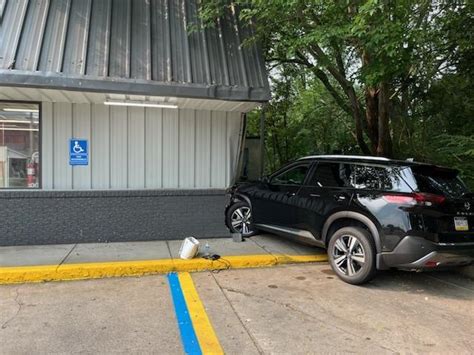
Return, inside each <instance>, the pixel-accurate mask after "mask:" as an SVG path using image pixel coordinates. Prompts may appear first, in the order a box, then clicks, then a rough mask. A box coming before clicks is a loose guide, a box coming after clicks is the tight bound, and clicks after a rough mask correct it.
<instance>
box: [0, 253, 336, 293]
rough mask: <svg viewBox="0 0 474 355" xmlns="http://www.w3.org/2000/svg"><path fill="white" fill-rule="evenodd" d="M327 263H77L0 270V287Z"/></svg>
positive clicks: (294, 258)
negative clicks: (32, 283)
mask: <svg viewBox="0 0 474 355" xmlns="http://www.w3.org/2000/svg"><path fill="white" fill-rule="evenodd" d="M324 261H327V256H326V255H324V254H319V255H244V256H226V257H222V258H221V259H219V260H215V261H211V260H207V259H203V258H196V259H191V260H182V259H162V260H139V261H118V262H105V263H81V264H62V265H43V266H19V267H0V284H3V285H5V284H19V283H31V282H45V281H66V280H85V279H99V278H105V277H125V276H143V275H152V274H164V273H169V272H195V271H209V270H226V269H242V268H256V267H268V266H275V265H283V264H294V263H311V262H324Z"/></svg>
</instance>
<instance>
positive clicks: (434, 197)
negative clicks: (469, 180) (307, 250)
mask: <svg viewBox="0 0 474 355" xmlns="http://www.w3.org/2000/svg"><path fill="white" fill-rule="evenodd" d="M225 214H226V224H227V226H228V228H229V229H230V230H231V232H239V233H242V234H243V236H250V235H252V234H254V233H256V232H257V231H259V230H261V231H267V232H271V233H274V234H278V235H284V236H292V237H297V238H303V239H306V240H308V241H310V242H312V243H313V244H317V245H319V246H321V247H324V248H326V249H327V250H328V256H329V261H330V263H331V266H332V268H333V270H334V271H335V272H336V273H337V275H338V276H339V277H340V278H341V279H342V280H344V281H346V282H349V283H352V284H361V283H364V282H366V281H368V280H370V279H371V278H372V277H373V276H374V275H375V272H376V270H384V269H388V268H391V267H396V268H400V269H408V270H414V269H417V270H419V269H433V268H440V267H444V266H459V265H467V264H469V263H471V262H472V260H473V258H474V195H473V194H472V193H470V192H469V190H468V189H467V187H466V185H464V183H463V182H462V181H461V180H460V179H459V177H458V172H457V171H456V170H453V169H448V168H444V167H440V166H436V165H428V164H421V163H415V162H411V161H396V160H389V159H385V158H378V157H362V156H343V155H341V156H336V155H334V156H329V155H326V156H309V157H304V158H301V159H299V160H297V161H296V162H293V163H291V164H288V165H286V166H285V167H283V168H282V169H280V170H278V171H277V172H275V173H274V174H272V175H270V176H268V177H265V178H264V179H262V181H259V182H255V183H246V184H242V185H237V186H235V187H233V188H232V190H231V201H230V204H229V205H228V206H227V208H226V213H225Z"/></svg>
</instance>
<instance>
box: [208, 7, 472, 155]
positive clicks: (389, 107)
mask: <svg viewBox="0 0 474 355" xmlns="http://www.w3.org/2000/svg"><path fill="white" fill-rule="evenodd" d="M203 5H204V6H203V7H202V11H201V14H202V17H203V19H204V21H205V22H207V23H212V22H213V21H214V20H215V19H216V18H217V17H218V16H220V15H221V14H222V12H223V11H226V9H227V8H231V11H236V12H237V13H238V14H239V17H240V18H241V20H243V21H244V22H246V23H249V26H250V27H251V28H252V30H253V31H254V34H255V36H254V38H253V39H254V40H258V41H259V42H260V43H261V44H262V46H263V49H264V53H265V56H266V60H267V62H268V63H269V66H270V67H271V68H273V69H272V71H275V70H276V71H277V73H278V69H279V70H280V71H281V70H282V69H281V68H282V66H284V65H288V64H291V65H293V66H295V67H296V68H299V71H301V72H302V71H309V72H311V73H312V75H313V76H314V77H315V78H317V79H318V80H319V82H320V83H321V85H323V86H324V88H325V90H326V91H327V93H328V94H329V95H331V97H332V100H333V101H334V102H335V103H336V104H337V105H338V106H339V108H340V109H341V110H343V111H344V112H346V113H347V114H348V115H350V117H352V121H353V123H352V127H353V129H354V135H355V137H356V140H357V143H358V145H359V147H360V149H361V151H362V152H363V153H365V154H375V155H383V156H394V155H400V153H401V151H402V149H404V148H403V147H404V144H405V145H406V144H407V142H410V140H411V139H412V137H414V136H416V134H415V133H414V131H413V130H414V129H416V128H417V122H416V121H414V118H415V119H416V118H417V116H416V113H417V110H416V109H417V108H418V99H419V98H420V96H423V95H425V94H426V92H428V91H429V90H430V87H431V86H432V84H433V82H434V81H436V80H437V79H438V78H439V77H440V76H443V75H444V74H445V73H448V72H450V71H456V68H457V66H458V63H459V61H460V57H462V55H460V53H461V54H462V53H464V57H465V53H466V52H467V53H469V52H470V49H469V48H472V47H471V46H472V41H470V38H469V37H468V36H469V35H466V34H470V33H472V26H471V27H469V26H470V25H472V11H471V10H472V5H470V4H468V3H467V2H465V1H441V0H439V1H435V0H433V1H428V0H347V1H324V0H291V1H290V0H272V1H267V0H251V1H249V0H235V1H233V2H230V3H229V2H228V1H226V0H206V1H204V3H203ZM471 36H472V35H471ZM471 39H472V38H471ZM463 51H464V52H463ZM295 72H296V73H298V70H296V71H295ZM277 75H280V74H277ZM277 97H278V95H277ZM278 105H279V106H280V108H281V106H282V105H283V103H281V102H280V103H278Z"/></svg>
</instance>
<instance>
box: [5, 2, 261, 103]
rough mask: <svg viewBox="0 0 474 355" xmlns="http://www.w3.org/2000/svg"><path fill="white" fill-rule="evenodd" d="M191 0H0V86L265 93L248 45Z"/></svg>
mask: <svg viewBox="0 0 474 355" xmlns="http://www.w3.org/2000/svg"><path fill="white" fill-rule="evenodd" d="M198 2H199V0H35V1H33V0H29V1H28V0H0V86H21V87H38V88H50V89H61V90H81V91H82V90H84V91H90V92H107V93H125V94H136V95H153V96H176V97H189V98H206V99H220V100H235V101H258V102H263V101H267V100H268V99H269V98H270V90H269V86H268V79H267V75H266V72H265V66H264V63H263V59H262V56H261V52H260V50H259V48H258V46H257V45H255V44H253V45H245V46H242V43H243V42H244V41H245V39H246V38H248V37H249V36H250V35H251V29H250V27H249V26H244V25H243V24H241V23H239V21H238V20H237V16H235V12H233V11H231V10H230V11H229V12H228V13H227V14H226V15H225V16H224V18H222V19H221V20H220V21H219V22H218V23H217V25H216V26H215V27H212V28H207V29H205V30H204V29H201V30H194V31H193V30H191V28H192V27H195V28H197V27H199V16H198V13H197V3H198Z"/></svg>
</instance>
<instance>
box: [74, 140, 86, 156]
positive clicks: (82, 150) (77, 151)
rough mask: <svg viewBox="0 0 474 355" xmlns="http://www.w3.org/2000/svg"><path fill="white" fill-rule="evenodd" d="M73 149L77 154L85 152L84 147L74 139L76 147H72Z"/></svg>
mask: <svg viewBox="0 0 474 355" xmlns="http://www.w3.org/2000/svg"><path fill="white" fill-rule="evenodd" d="M72 151H73V152H74V153H76V154H79V153H82V152H84V149H82V147H81V146H80V145H79V142H78V141H74V147H72Z"/></svg>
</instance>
